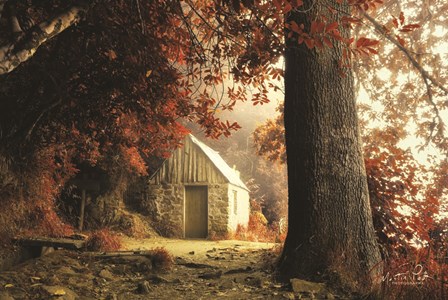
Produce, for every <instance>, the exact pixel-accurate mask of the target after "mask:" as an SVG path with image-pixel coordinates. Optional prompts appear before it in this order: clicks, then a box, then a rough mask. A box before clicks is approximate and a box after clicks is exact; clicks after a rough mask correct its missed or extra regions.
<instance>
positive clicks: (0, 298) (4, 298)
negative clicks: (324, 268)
mask: <svg viewBox="0 0 448 300" xmlns="http://www.w3.org/2000/svg"><path fill="white" fill-rule="evenodd" d="M0 300H14V298H13V297H12V296H11V295H10V294H9V293H8V292H4V291H1V292H0Z"/></svg>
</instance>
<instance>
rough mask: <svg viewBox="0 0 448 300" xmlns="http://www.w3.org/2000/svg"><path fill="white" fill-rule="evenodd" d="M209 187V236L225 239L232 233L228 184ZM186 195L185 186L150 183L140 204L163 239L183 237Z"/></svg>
mask: <svg viewBox="0 0 448 300" xmlns="http://www.w3.org/2000/svg"><path fill="white" fill-rule="evenodd" d="M207 187H208V189H207V190H208V234H209V236H211V235H214V236H218V237H220V236H225V234H226V233H228V231H229V193H228V188H229V184H227V183H224V184H210V185H208V186H207ZM184 193H185V187H184V185H182V184H160V185H157V184H150V185H149V186H148V189H147V191H146V195H145V197H143V198H142V200H141V201H142V202H141V204H140V206H141V210H142V212H143V213H145V214H147V215H150V216H151V219H152V220H153V225H154V227H155V229H156V231H158V232H159V234H161V235H163V236H169V237H183V236H184Z"/></svg>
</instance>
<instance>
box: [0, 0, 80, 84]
mask: <svg viewBox="0 0 448 300" xmlns="http://www.w3.org/2000/svg"><path fill="white" fill-rule="evenodd" d="M87 10H88V6H86V5H75V6H72V7H70V8H68V9H66V10H65V11H63V12H62V13H60V14H58V15H57V16H56V17H53V18H52V19H50V20H48V21H45V22H42V23H40V24H39V25H38V26H36V27H34V28H33V29H32V30H30V31H29V32H28V33H26V34H25V35H23V36H22V38H21V39H19V41H13V42H11V43H8V44H6V45H3V46H2V47H0V75H3V74H6V73H9V72H11V71H12V70H14V69H15V68H17V66H19V65H20V64H21V63H23V62H24V61H27V60H28V59H30V58H31V57H32V56H33V55H34V53H35V52H36V51H37V49H38V48H39V47H40V45H42V44H43V43H45V42H46V41H47V40H49V39H51V38H53V37H54V36H56V35H58V34H59V33H61V32H63V31H64V30H65V29H67V28H69V27H70V26H72V25H74V24H76V23H77V22H79V21H80V19H81V18H82V16H83V15H84V14H85V13H86V12H87Z"/></svg>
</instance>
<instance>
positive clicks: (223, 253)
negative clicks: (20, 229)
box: [0, 238, 339, 300]
mask: <svg viewBox="0 0 448 300" xmlns="http://www.w3.org/2000/svg"><path fill="white" fill-rule="evenodd" d="M122 243H123V249H122V250H128V251H129V250H133V251H134V252H120V253H111V254H113V255H109V256H107V255H101V254H98V253H91V252H90V253H88V252H75V251H66V250H57V251H54V252H52V253H49V254H47V255H44V256H41V257H39V258H36V259H32V260H29V261H26V262H24V263H22V264H20V265H18V266H16V267H15V268H13V269H12V270H9V271H4V272H0V300H12V299H60V300H61V299H65V300H74V299H109V300H115V299H117V300H124V299H126V300H128V299H170V300H176V299H218V298H222V299H339V297H337V296H334V295H333V294H331V293H329V292H327V291H326V290H325V289H323V290H322V289H321V286H317V287H315V288H316V289H321V290H320V294H316V293H314V292H313V291H312V289H314V287H311V290H310V289H309V287H308V286H305V287H302V286H300V285H297V284H296V285H295V286H297V288H295V287H294V285H293V287H292V286H291V284H290V283H280V282H277V281H276V279H275V277H274V276H273V275H272V268H271V267H272V265H273V263H274V262H275V258H276V257H277V256H278V253H279V245H278V244H272V243H255V242H246V241H235V240H229V241H208V240H172V239H162V238H152V239H143V240H136V239H130V238H123V241H122ZM154 248H165V249H166V250H167V251H168V252H169V253H170V254H171V255H172V257H173V258H174V264H173V265H172V267H171V268H170V269H169V270H164V271H163V270H160V269H158V268H157V266H156V265H154V264H155V263H154V261H152V260H151V259H150V258H149V257H148V256H145V255H144V253H145V250H148V249H154ZM123 254H126V255H123ZM131 254H132V255H131Z"/></svg>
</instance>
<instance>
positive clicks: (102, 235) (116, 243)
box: [86, 228, 121, 251]
mask: <svg viewBox="0 0 448 300" xmlns="http://www.w3.org/2000/svg"><path fill="white" fill-rule="evenodd" d="M120 247H121V242H120V239H119V238H118V236H116V235H114V234H113V233H111V232H110V231H109V229H107V228H103V229H100V230H97V231H94V232H92V233H91V234H90V235H89V238H88V239H87V241H86V248H87V250H89V251H116V250H118V249H120Z"/></svg>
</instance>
